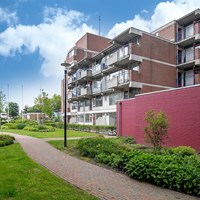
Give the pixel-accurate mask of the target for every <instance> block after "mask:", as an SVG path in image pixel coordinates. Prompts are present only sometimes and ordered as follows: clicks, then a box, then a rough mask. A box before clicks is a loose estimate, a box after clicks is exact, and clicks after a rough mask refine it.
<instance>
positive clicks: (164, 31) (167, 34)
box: [154, 22, 176, 42]
mask: <svg viewBox="0 0 200 200" xmlns="http://www.w3.org/2000/svg"><path fill="white" fill-rule="evenodd" d="M154 34H155V35H156V34H157V35H158V36H159V37H162V38H165V39H167V40H170V41H173V42H175V41H176V23H175V22H172V23H170V24H168V25H166V26H164V27H161V28H160V29H159V30H158V31H154Z"/></svg>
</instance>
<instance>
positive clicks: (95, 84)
mask: <svg viewBox="0 0 200 200" xmlns="http://www.w3.org/2000/svg"><path fill="white" fill-rule="evenodd" d="M93 92H101V80H96V81H94V82H93Z"/></svg>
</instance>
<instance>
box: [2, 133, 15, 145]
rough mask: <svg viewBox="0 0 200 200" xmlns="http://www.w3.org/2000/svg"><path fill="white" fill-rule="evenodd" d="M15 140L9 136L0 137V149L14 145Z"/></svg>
mask: <svg viewBox="0 0 200 200" xmlns="http://www.w3.org/2000/svg"><path fill="white" fill-rule="evenodd" d="M14 140H15V138H14V137H12V136H10V135H0V147H2V146H7V145H10V144H13V143H14Z"/></svg>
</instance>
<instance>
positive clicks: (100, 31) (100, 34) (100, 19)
mask: <svg viewBox="0 0 200 200" xmlns="http://www.w3.org/2000/svg"><path fill="white" fill-rule="evenodd" d="M100 35H101V16H100V15H99V36H100Z"/></svg>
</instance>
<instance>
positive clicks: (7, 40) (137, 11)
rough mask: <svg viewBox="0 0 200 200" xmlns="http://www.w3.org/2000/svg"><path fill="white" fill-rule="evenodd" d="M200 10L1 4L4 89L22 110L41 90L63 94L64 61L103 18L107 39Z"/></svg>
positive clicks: (89, 1)
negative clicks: (131, 28) (134, 28)
mask: <svg viewBox="0 0 200 200" xmlns="http://www.w3.org/2000/svg"><path fill="white" fill-rule="evenodd" d="M199 7H200V1H199V0H173V1H160V0H152V1H150V0H140V1H138V0H134V1H133V0H123V1H116V0H110V1H105V0H41V1H39V0H0V74H1V77H0V90H2V91H3V92H4V93H5V94H6V96H7V99H9V101H13V102H17V103H18V104H19V105H20V107H21V106H22V105H23V106H24V105H29V106H32V105H33V101H34V98H35V97H37V96H38V94H39V93H40V89H44V91H46V92H47V93H48V94H49V96H51V95H52V94H54V93H56V94H60V91H61V89H60V85H61V84H60V80H61V79H62V77H63V71H62V69H61V66H60V63H62V62H63V61H64V59H65V56H66V54H67V51H68V50H69V49H70V48H71V47H72V46H73V44H74V43H75V41H77V40H78V39H79V38H80V37H81V36H82V35H83V34H84V33H86V32H92V33H96V34H98V17H99V16H101V35H103V36H105V37H109V38H112V37H114V36H115V35H116V34H119V33H120V32H122V31H123V30H125V29H126V28H128V27H130V26H134V27H136V28H139V29H141V30H145V31H152V30H154V29H156V28H158V27H159V26H161V25H163V24H165V23H167V22H170V21H171V20H173V19H177V18H179V17H181V16H183V15H184V14H186V13H188V12H190V11H193V10H195V9H197V8H199ZM8 85H9V86H8ZM22 86H23V95H22ZM8 88H9V89H8ZM8 93H9V95H8Z"/></svg>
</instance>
